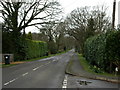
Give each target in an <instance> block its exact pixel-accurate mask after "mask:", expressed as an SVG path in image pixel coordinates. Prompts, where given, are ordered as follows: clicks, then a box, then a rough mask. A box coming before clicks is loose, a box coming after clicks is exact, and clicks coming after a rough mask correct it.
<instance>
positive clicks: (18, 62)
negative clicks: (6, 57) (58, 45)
mask: <svg viewBox="0 0 120 90" xmlns="http://www.w3.org/2000/svg"><path fill="white" fill-rule="evenodd" d="M66 52H67V51H64V52H61V53H57V54H51V55H48V56H43V57H38V58H34V59H29V60H22V61H16V62H14V63H11V64H8V65H5V64H0V68H1V67H2V68H5V67H10V66H14V65H18V64H20V62H21V63H25V62H31V61H36V60H40V59H44V58H48V57H52V56H56V55H61V54H64V53H66Z"/></svg>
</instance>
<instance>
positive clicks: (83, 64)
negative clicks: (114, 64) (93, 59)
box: [78, 54, 120, 77]
mask: <svg viewBox="0 0 120 90" xmlns="http://www.w3.org/2000/svg"><path fill="white" fill-rule="evenodd" d="M78 55H79V61H80V64H81V65H82V66H83V68H84V70H85V71H87V72H90V73H93V74H96V75H103V76H112V77H120V75H116V76H115V74H110V73H106V72H104V73H95V72H94V71H93V70H91V69H90V65H89V63H88V62H87V61H86V59H85V58H84V57H83V56H82V54H78Z"/></svg>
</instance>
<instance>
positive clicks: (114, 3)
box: [112, 0, 116, 29]
mask: <svg viewBox="0 0 120 90" xmlns="http://www.w3.org/2000/svg"><path fill="white" fill-rule="evenodd" d="M115 10H116V0H114V2H113V14H112V29H114V28H115Z"/></svg>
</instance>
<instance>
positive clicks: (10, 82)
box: [4, 78, 17, 86]
mask: <svg viewBox="0 0 120 90" xmlns="http://www.w3.org/2000/svg"><path fill="white" fill-rule="evenodd" d="M16 79H17V78H15V79H13V80H11V81H9V82H7V83H5V84H4V86H6V85H8V84H10V83H12V82H14V81H15V80H16Z"/></svg>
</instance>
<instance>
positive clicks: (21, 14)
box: [0, 0, 61, 32]
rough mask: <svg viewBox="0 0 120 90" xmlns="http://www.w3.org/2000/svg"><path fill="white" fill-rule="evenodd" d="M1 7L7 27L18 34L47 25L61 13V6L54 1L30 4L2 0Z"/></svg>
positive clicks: (38, 1) (39, 0) (33, 1)
mask: <svg viewBox="0 0 120 90" xmlns="http://www.w3.org/2000/svg"><path fill="white" fill-rule="evenodd" d="M0 6H1V7H2V9H3V11H2V18H3V19H4V21H5V22H6V27H8V28H9V29H11V30H13V31H17V32H20V31H21V30H23V29H24V28H26V27H28V26H35V25H41V24H47V23H49V19H50V20H52V19H53V18H55V16H56V15H57V16H58V14H59V13H60V12H61V7H60V4H59V3H58V2H57V1H52V0H32V1H31V2H30V3H27V2H13V1H12V0H1V1H0Z"/></svg>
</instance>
